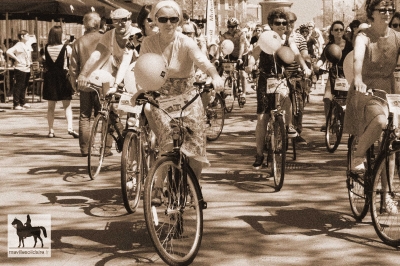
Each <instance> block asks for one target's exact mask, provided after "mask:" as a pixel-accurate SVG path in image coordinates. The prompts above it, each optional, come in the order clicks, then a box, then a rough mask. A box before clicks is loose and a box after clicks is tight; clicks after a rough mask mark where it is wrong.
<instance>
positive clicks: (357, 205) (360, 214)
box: [346, 135, 369, 221]
mask: <svg viewBox="0 0 400 266" xmlns="http://www.w3.org/2000/svg"><path fill="white" fill-rule="evenodd" d="M357 145H358V137H357V136H354V135H353V136H350V138H349V141H348V146H347V148H348V149H347V179H346V185H347V191H348V195H349V201H350V208H351V212H352V213H353V215H354V218H355V219H357V220H358V221H361V220H362V219H364V217H365V215H367V213H368V205H369V204H368V196H367V194H366V189H365V186H366V183H365V178H364V177H361V176H359V175H353V174H351V172H350V169H351V162H352V159H353V157H354V152H355V151H356V149H357Z"/></svg>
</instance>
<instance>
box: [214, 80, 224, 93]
mask: <svg viewBox="0 0 400 266" xmlns="http://www.w3.org/2000/svg"><path fill="white" fill-rule="evenodd" d="M212 84H213V86H214V89H215V91H217V92H220V91H223V90H224V80H223V79H222V78H221V77H220V76H217V77H215V78H213V80H212Z"/></svg>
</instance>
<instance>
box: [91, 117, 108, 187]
mask: <svg viewBox="0 0 400 266" xmlns="http://www.w3.org/2000/svg"><path fill="white" fill-rule="evenodd" d="M107 128H108V126H107V121H106V119H105V118H104V116H102V115H101V114H98V115H97V116H96V118H95V119H94V121H93V125H92V131H91V133H90V137H89V149H88V172H89V176H90V179H92V180H93V179H95V178H96V177H97V176H98V175H99V173H100V170H101V166H102V164H103V160H104V152H105V146H106V138H107V135H108V134H107Z"/></svg>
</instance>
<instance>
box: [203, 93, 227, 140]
mask: <svg viewBox="0 0 400 266" xmlns="http://www.w3.org/2000/svg"><path fill="white" fill-rule="evenodd" d="M206 115H207V123H206V136H207V139H208V140H210V141H213V140H216V139H218V137H219V136H220V135H221V132H222V129H223V127H224V122H225V106H224V102H223V100H222V97H221V95H220V94H219V93H216V94H215V98H214V101H213V102H211V103H209V104H208V106H207V108H206Z"/></svg>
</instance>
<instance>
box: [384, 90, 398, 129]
mask: <svg viewBox="0 0 400 266" xmlns="http://www.w3.org/2000/svg"><path fill="white" fill-rule="evenodd" d="M386 99H387V101H388V106H389V112H391V113H393V125H394V126H396V128H399V120H400V94H386Z"/></svg>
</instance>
